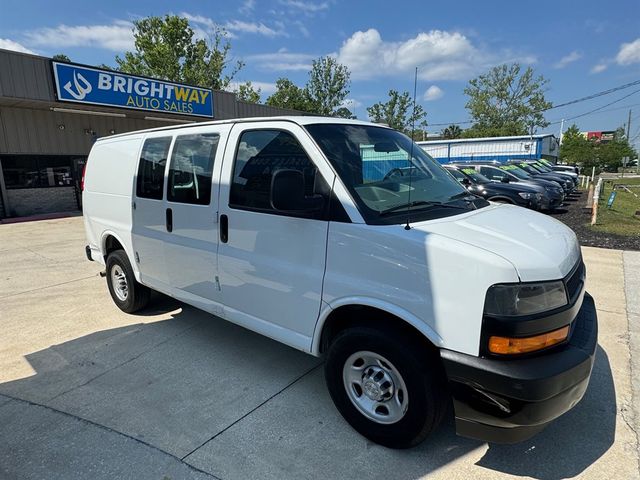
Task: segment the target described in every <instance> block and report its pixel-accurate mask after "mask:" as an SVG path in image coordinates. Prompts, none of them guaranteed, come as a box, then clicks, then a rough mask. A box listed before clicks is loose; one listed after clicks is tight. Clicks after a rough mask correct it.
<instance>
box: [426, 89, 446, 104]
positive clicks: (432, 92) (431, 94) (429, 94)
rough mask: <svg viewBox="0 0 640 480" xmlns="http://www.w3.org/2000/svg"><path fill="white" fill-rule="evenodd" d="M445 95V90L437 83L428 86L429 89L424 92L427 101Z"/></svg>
mask: <svg viewBox="0 0 640 480" xmlns="http://www.w3.org/2000/svg"><path fill="white" fill-rule="evenodd" d="M443 95H444V92H443V91H442V89H441V88H440V87H438V86H437V85H431V86H430V87H429V88H427V91H426V92H424V96H423V97H422V98H423V99H424V100H425V101H427V102H431V101H433V100H438V99H439V98H442V96H443Z"/></svg>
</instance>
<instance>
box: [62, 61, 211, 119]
mask: <svg viewBox="0 0 640 480" xmlns="http://www.w3.org/2000/svg"><path fill="white" fill-rule="evenodd" d="M53 72H54V77H55V84H56V91H57V94H58V100H62V101H67V102H76V103H88V104H93V105H104V106H110V107H123V108H132V109H135V110H148V111H155V112H162V113H176V114H181V115H196V116H200V117H213V92H212V91H211V90H209V89H206V88H200V87H192V86H190V85H179V84H176V83H171V82H166V81H164V80H155V79H149V78H142V77H136V76H133V75H127V74H124V73H119V72H111V71H108V70H100V69H97V68H89V67H81V66H79V65H71V64H67V63H58V62H53Z"/></svg>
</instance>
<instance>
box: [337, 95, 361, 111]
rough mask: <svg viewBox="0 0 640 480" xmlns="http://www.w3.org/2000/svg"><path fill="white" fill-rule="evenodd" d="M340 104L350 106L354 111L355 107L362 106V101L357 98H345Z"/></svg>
mask: <svg viewBox="0 0 640 480" xmlns="http://www.w3.org/2000/svg"><path fill="white" fill-rule="evenodd" d="M340 106H341V107H345V108H348V109H349V110H351V111H352V112H353V110H354V109H355V108H360V107H361V106H362V102H359V101H358V100H356V99H355V98H345V99H344V100H343V101H342V103H340Z"/></svg>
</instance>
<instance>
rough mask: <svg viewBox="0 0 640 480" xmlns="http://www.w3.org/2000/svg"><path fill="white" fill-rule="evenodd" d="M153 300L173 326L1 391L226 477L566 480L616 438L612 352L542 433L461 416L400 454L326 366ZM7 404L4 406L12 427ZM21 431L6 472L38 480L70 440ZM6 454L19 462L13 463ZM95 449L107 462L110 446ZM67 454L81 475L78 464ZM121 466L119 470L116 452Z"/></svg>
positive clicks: (45, 365) (5, 438)
mask: <svg viewBox="0 0 640 480" xmlns="http://www.w3.org/2000/svg"><path fill="white" fill-rule="evenodd" d="M155 303H156V307H155V308H153V310H148V311H146V312H143V314H146V315H149V314H152V313H154V312H155V313H157V312H159V311H162V310H163V309H165V310H164V311H165V312H167V311H170V310H172V309H174V308H175V307H179V308H180V309H179V310H176V311H173V312H171V316H172V318H171V319H168V320H164V321H158V322H153V323H147V324H134V325H130V326H126V327H121V328H114V329H111V330H105V331H101V332H96V333H93V334H90V335H87V336H84V337H81V338H77V339H74V340H71V341H69V342H66V343H63V344H60V345H54V346H51V347H49V348H47V349H45V350H42V351H38V352H34V353H32V354H30V355H28V356H27V360H28V361H29V363H30V364H31V366H32V367H33V368H34V370H35V371H36V374H35V375H33V376H31V377H28V378H23V379H20V380H15V381H11V382H6V383H4V384H1V385H0V394H5V395H7V396H9V397H12V398H17V399H22V400H26V401H30V402H34V403H36V404H41V405H46V406H48V407H50V408H52V409H55V410H58V411H62V412H65V413H67V414H70V415H72V416H75V417H78V418H81V419H85V420H88V421H90V422H93V423H95V424H98V425H103V426H105V427H107V428H108V429H109V430H110V431H114V432H119V433H122V434H124V435H126V436H128V437H131V438H133V439H137V440H138V441H141V442H143V443H145V444H148V445H152V446H154V447H156V448H158V449H160V450H161V451H162V452H165V453H167V454H168V455H171V456H173V457H174V458H177V459H181V460H183V461H184V462H186V463H188V464H190V465H194V466H195V467H197V468H199V469H201V470H203V471H205V472H209V473H211V474H213V475H216V476H217V477H219V478H223V479H225V480H226V479H230V478H256V477H257V476H259V477H260V478H317V477H319V476H321V477H323V478H350V477H352V478H379V477H381V476H385V477H386V478H389V477H390V476H391V477H392V478H394V479H407V480H408V479H414V478H417V477H421V476H423V475H426V474H428V473H430V472H434V471H435V470H437V469H441V468H443V467H446V466H447V465H449V464H450V463H452V462H455V465H452V466H450V468H455V469H456V472H457V470H458V469H459V470H461V471H463V472H464V471H467V470H469V473H470V474H471V472H472V470H473V469H475V468H477V467H476V466H474V465H473V462H476V463H475V465H477V466H480V467H483V468H484V469H489V470H493V471H496V472H504V473H509V474H514V475H519V476H530V477H533V478H538V479H541V480H551V479H561V478H566V477H571V476H575V475H579V474H580V473H581V472H583V471H584V470H585V469H586V468H587V467H589V466H590V465H591V464H592V463H594V462H595V461H596V460H597V459H598V458H599V457H600V456H602V455H603V454H604V453H605V452H606V451H607V450H608V449H609V448H610V447H611V445H612V444H613V441H614V433H615V420H616V397H615V389H614V385H613V380H612V374H611V369H610V366H609V362H608V358H607V355H606V353H605V352H604V350H602V349H601V348H600V347H599V348H598V354H597V358H596V363H595V367H594V372H593V376H592V379H591V385H590V386H589V389H588V391H587V393H586V395H585V398H584V399H583V400H582V401H581V403H580V404H579V405H578V406H577V407H576V408H575V409H574V410H572V411H570V412H569V413H567V414H566V415H564V416H563V417H561V418H560V419H558V420H557V421H556V422H555V423H553V424H552V425H550V426H549V427H548V428H547V429H546V430H545V431H543V432H542V433H540V434H539V435H537V436H536V437H534V438H533V439H531V440H529V441H527V442H524V443H521V444H517V445H511V446H502V445H490V446H489V447H488V449H487V447H486V444H484V443H481V442H477V441H473V440H468V439H463V438H460V437H457V436H456V435H455V432H454V428H453V421H452V419H451V418H449V419H448V420H446V421H445V422H444V423H443V425H442V426H441V427H440V428H439V429H438V431H437V432H435V433H434V435H433V436H432V437H430V438H429V439H428V440H427V441H426V442H425V443H423V444H422V445H420V446H418V447H416V448H414V449H410V450H403V451H396V450H390V449H386V448H383V447H380V446H378V445H375V444H372V443H370V442H368V441H367V440H365V439H364V438H363V437H361V436H360V435H359V434H357V433H356V432H354V431H353V430H352V429H351V428H350V427H349V426H348V425H347V424H346V422H345V421H344V420H343V419H342V418H341V417H340V415H339V414H338V412H337V411H336V409H335V408H334V407H333V404H332V403H331V400H330V397H329V395H328V393H327V391H326V388H325V386H324V380H323V377H322V368H321V361H320V360H318V359H315V358H313V357H311V356H308V355H305V354H303V353H301V352H298V351H296V350H293V349H291V348H288V347H286V346H284V345H282V344H280V343H277V342H275V341H272V340H270V339H267V338H265V337H262V336H260V335H258V334H255V333H253V332H250V331H248V330H245V329H243V328H241V327H238V326H236V325H233V324H231V323H228V322H225V321H223V320H220V319H217V318H215V317H213V316H211V315H208V314H206V313H204V312H201V311H199V310H196V309H194V308H191V307H188V306H183V305H181V304H178V303H177V302H175V301H173V300H170V299H167V298H166V297H163V298H160V299H158V301H157V302H155ZM10 403H11V402H10ZM6 405H7V404H6V403H5V404H0V420H1V419H2V418H3V417H2V411H3V407H5V406H6ZM30 408H37V407H35V406H32V407H30ZM27 412H29V410H27ZM19 425H20V423H19V422H18V426H17V427H15V426H14V429H13V431H11V432H9V431H7V429H2V430H0V445H3V447H1V448H0V457H4V460H3V461H4V462H9V463H8V464H6V463H5V467H7V468H9V470H8V471H19V472H22V473H24V474H25V475H24V477H25V478H30V475H29V474H28V473H29V468H31V467H32V465H33V463H34V459H37V458H38V457H39V455H40V452H42V451H43V449H46V450H47V451H51V450H53V451H55V449H56V448H58V446H57V445H56V444H55V442H54V441H52V440H50V441H49V443H47V441H48V440H47V435H48V432H47V431H42V432H39V435H38V436H37V437H34V438H31V437H29V438H28V441H26V440H25V441H23V442H22V443H20V448H12V442H20V438H26V436H27V435H29V433H28V432H26V431H25V432H20V431H19V430H20V426H19ZM16 428H17V430H16ZM112 435H118V434H117V433H112ZM124 439H125V438H124V437H123V440H124ZM127 440H128V439H127ZM123 444H124V443H123ZM85 447H86V446H85ZM6 448H8V449H9V451H12V452H13V453H12V455H10V456H9V455H6V456H5V455H2V451H1V450H4V449H6ZM90 449H91V451H95V452H96V454H97V452H99V451H100V449H101V445H99V444H96V445H93V446H91V447H90ZM65 451H66V450H65ZM483 451H484V454H483ZM66 452H67V453H66V455H69V453H68V451H66ZM5 453H6V451H5ZM85 455H86V448H85ZM461 457H466V458H461ZM479 457H481V458H480V459H479V460H477V459H478V458H479ZM59 460H60V464H61V465H65V464H66V465H68V466H69V467H68V468H70V469H72V468H74V467H73V465H74V462H76V459H74V458H62V459H59ZM112 462H114V469H115V464H116V463H117V462H118V458H113V459H112ZM76 466H77V462H76ZM107 467H108V465H107ZM257 472H260V473H259V474H258V473H257ZM70 473H71V472H70ZM73 473H74V475H77V474H80V475H78V477H81V476H82V475H81V473H80V472H78V471H74V472H73ZM437 473H439V474H442V473H444V472H437ZM457 473H458V474H459V472H457ZM454 476H455V475H454ZM78 477H74V478H78Z"/></svg>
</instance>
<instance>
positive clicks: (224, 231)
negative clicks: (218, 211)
mask: <svg viewBox="0 0 640 480" xmlns="http://www.w3.org/2000/svg"><path fill="white" fill-rule="evenodd" d="M220 241H221V242H222V243H227V242H228V241H229V217H227V216H226V215H220Z"/></svg>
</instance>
